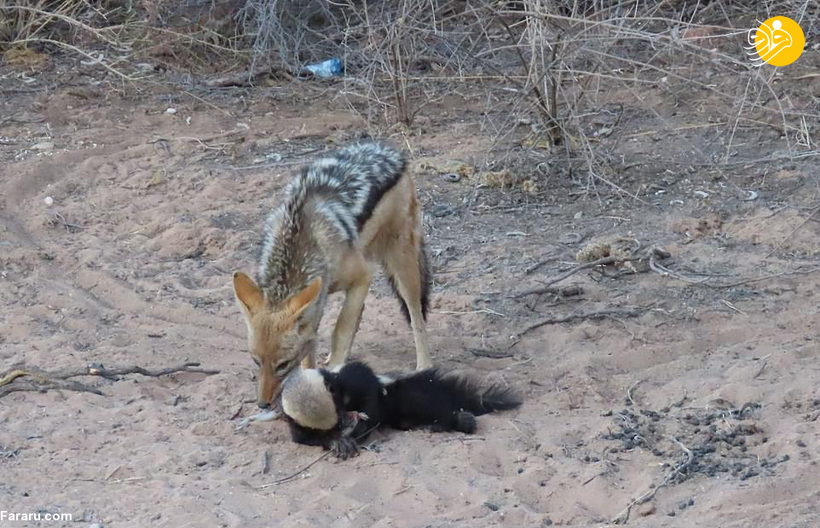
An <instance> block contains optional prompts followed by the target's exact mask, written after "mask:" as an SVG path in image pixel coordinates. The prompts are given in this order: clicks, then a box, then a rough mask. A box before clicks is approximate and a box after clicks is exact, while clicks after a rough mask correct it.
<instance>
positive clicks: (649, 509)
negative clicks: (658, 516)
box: [638, 502, 655, 517]
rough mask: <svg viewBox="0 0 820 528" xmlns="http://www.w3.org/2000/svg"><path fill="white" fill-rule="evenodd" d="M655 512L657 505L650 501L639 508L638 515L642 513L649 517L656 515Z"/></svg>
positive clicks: (643, 515) (642, 515)
mask: <svg viewBox="0 0 820 528" xmlns="http://www.w3.org/2000/svg"><path fill="white" fill-rule="evenodd" d="M654 513H655V505H654V504H652V503H649V502H647V503H646V504H643V505H641V507H640V508H639V509H638V515H640V516H641V517H649V516H650V515H654Z"/></svg>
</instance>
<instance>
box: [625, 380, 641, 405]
mask: <svg viewBox="0 0 820 528" xmlns="http://www.w3.org/2000/svg"><path fill="white" fill-rule="evenodd" d="M644 381H646V380H638V381H636V382H635V383H633V384H632V386H631V387H629V388H628V389H626V398H627V399H628V400H629V402H630V403H631V404H632V405H637V404H636V403H635V400H633V399H632V391H633V390H634V389H635V388H636V387H637V386H638V385H640V384H641V383H643V382H644Z"/></svg>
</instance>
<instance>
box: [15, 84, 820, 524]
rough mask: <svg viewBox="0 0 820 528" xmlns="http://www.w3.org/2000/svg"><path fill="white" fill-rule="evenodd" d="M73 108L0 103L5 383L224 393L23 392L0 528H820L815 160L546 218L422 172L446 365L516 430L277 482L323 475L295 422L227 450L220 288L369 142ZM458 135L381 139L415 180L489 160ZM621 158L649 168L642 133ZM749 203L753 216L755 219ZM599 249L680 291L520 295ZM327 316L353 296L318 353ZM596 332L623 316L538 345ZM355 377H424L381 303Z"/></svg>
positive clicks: (231, 380)
mask: <svg viewBox="0 0 820 528" xmlns="http://www.w3.org/2000/svg"><path fill="white" fill-rule="evenodd" d="M83 90H85V92H82V91H81V90H80V89H77V88H74V89H71V88H65V89H56V90H53V91H51V92H50V93H49V94H47V95H46V94H42V93H34V94H25V93H17V94H16V95H14V97H9V98H8V99H7V100H6V101H5V103H3V106H2V115H6V116H14V119H11V120H6V121H5V122H3V124H2V126H1V127H0V136H2V137H0V139H2V141H0V163H1V164H0V181H2V187H0V206H1V207H2V210H1V212H0V249H1V251H0V281H1V282H0V284H1V286H0V304H2V310H0V322H1V323H2V332H0V372H4V371H6V370H7V369H10V368H12V367H14V366H19V365H22V364H25V365H27V366H29V367H38V368H41V369H44V370H56V369H64V368H81V367H83V366H85V365H87V364H89V363H102V364H103V365H105V366H106V367H118V366H124V365H139V366H142V367H146V368H160V367H169V366H174V365H178V364H180V363H183V362H185V361H195V362H199V363H201V365H202V367H203V368H207V369H217V370H219V371H220V372H219V374H216V375H211V376H208V375H204V374H197V373H181V374H173V375H169V376H164V377H159V378H149V377H143V376H140V375H128V376H124V377H123V378H122V379H121V380H119V381H109V380H102V379H99V378H80V379H79V380H78V381H81V382H83V383H86V384H88V385H90V386H94V387H96V388H98V389H99V390H100V391H101V392H102V396H99V395H94V394H90V393H82V392H73V391H66V390H62V391H48V392H43V393H37V392H15V393H12V394H8V395H5V396H4V397H3V398H2V399H0V475H2V477H0V510H6V511H10V512H18V513H25V512H38V511H39V512H52V513H53V512H67V513H71V514H72V515H73V519H74V522H73V523H66V524H65V526H83V525H92V524H94V523H98V524H100V525H102V526H105V527H145V526H168V527H197V528H198V527H204V526H208V527H210V526H231V527H256V526H259V527H269V526H288V527H291V526H292V527H297V526H334V527H343V526H357V527H361V526H384V527H386V526H396V527H428V526H430V527H439V526H465V527H466V526H511V527H512V526H516V527H518V526H548V525H561V526H597V525H606V524H608V523H610V522H611V521H612V520H614V519H616V518H617V517H618V516H619V515H620V516H622V517H621V518H623V514H624V511H625V510H626V509H627V507H628V506H629V505H630V504H631V503H633V501H635V500H636V499H639V498H640V497H642V496H643V497H648V495H651V493H652V490H653V488H656V492H655V494H654V495H651V497H652V498H651V500H647V501H646V502H642V503H639V504H635V505H634V507H632V508H631V510H630V511H629V524H630V525H633V526H641V527H653V528H655V527H664V526H687V527H709V528H713V527H716V526H721V527H726V528H729V527H738V528H739V527H743V528H756V527H760V528H764V527H765V528H776V527H783V528H786V527H789V528H796V527H810V526H811V527H813V526H818V524H820V513H818V511H817V504H818V502H820V473H818V471H817V467H816V464H817V460H818V457H820V447H818V446H820V443H819V442H820V435H819V434H818V422H817V421H816V420H817V418H818V415H820V391H818V385H820V363H818V354H820V348H818V347H820V344H819V343H818V341H819V340H820V333H819V332H818V326H817V321H818V314H817V312H818V304H817V298H818V297H817V293H818V292H817V290H818V284H819V283H818V278H820V271H818V270H817V269H814V267H815V266H818V265H820V263H818V259H817V256H816V255H817V252H818V250H820V243H818V242H817V241H818V224H817V222H816V221H813V220H811V219H810V220H808V221H807V220H806V218H807V217H809V215H810V214H811V212H812V211H813V209H811V208H810V207H815V205H814V204H815V203H816V200H817V198H818V196H817V188H818V187H817V180H816V177H817V171H816V165H812V164H811V163H810V161H804V162H799V161H798V162H795V163H790V164H789V165H784V166H783V167H780V168H777V170H772V171H768V170H767V171H764V172H763V173H761V172H756V171H749V170H747V169H748V167H742V166H740V165H738V166H737V170H736V171H729V172H724V173H723V174H722V175H719V177H718V178H716V177H715V173H714V172H711V171H707V170H700V168H699V166H698V165H696V164H695V165H692V166H691V167H687V166H686V165H680V166H678V167H672V170H669V169H666V168H660V169H658V168H652V167H649V166H647V165H646V164H644V166H643V168H642V169H640V170H639V171H637V170H636V171H635V172H633V173H631V174H624V175H622V176H619V178H620V179H619V180H618V183H619V185H621V186H623V187H624V188H626V189H629V190H630V192H633V193H639V194H640V196H641V201H636V200H633V199H630V198H628V197H621V198H619V197H617V196H616V195H615V194H614V193H612V192H611V190H610V189H609V188H607V187H606V185H601V186H600V187H599V192H598V194H596V193H595V192H578V191H579V189H582V187H579V184H578V181H577V180H573V179H572V178H569V177H566V176H564V175H561V174H558V173H549V174H548V175H547V176H545V177H544V179H543V180H542V181H541V182H540V185H541V187H540V191H539V194H537V195H534V196H533V195H529V194H527V193H526V192H523V191H519V190H516V189H498V188H494V187H482V188H480V187H477V186H476V185H475V183H473V182H472V180H469V179H466V178H465V179H462V181H460V182H457V183H454V182H449V181H446V180H445V179H442V178H440V177H439V176H438V175H437V174H436V171H435V170H433V169H420V168H419V169H418V170H417V171H416V177H417V179H418V184H419V187H420V196H421V199H422V201H423V203H424V207H425V213H426V220H425V227H426V231H427V236H428V244H429V247H430V251H431V255H432V260H433V263H434V268H435V277H436V286H435V289H434V297H433V310H432V314H431V317H430V334H431V344H432V346H433V349H434V351H435V359H436V361H437V362H438V363H439V364H440V365H442V366H445V367H448V368H454V369H461V370H466V371H468V372H471V373H472V374H473V375H475V376H478V377H479V378H482V379H486V380H488V381H498V382H502V383H508V384H510V385H511V386H513V387H515V388H516V389H517V390H518V391H519V392H520V393H521V394H522V395H523V397H524V398H525V403H524V405H523V407H522V408H521V409H520V410H517V411H513V412H507V413H502V414H498V415H492V416H485V417H481V418H480V419H479V432H478V434H477V435H476V436H473V437H466V436H463V435H460V434H433V433H429V432H424V431H416V432H402V433H399V432H390V431H387V432H384V433H380V434H377V435H376V436H374V437H373V440H372V442H371V443H370V444H369V449H367V450H365V451H363V452H362V454H361V455H360V456H359V457H357V458H355V459H352V460H349V461H346V462H336V461H333V460H332V459H324V460H321V461H319V462H318V463H316V464H315V465H313V466H311V467H310V468H309V469H308V470H306V471H304V472H303V473H301V474H300V476H299V477H298V478H295V479H293V480H290V481H287V482H284V483H280V484H274V485H269V484H271V483H273V482H274V481H276V480H277V479H280V478H282V477H286V476H288V475H291V474H293V473H295V472H297V471H299V470H300V469H301V468H304V467H305V466H306V465H307V464H309V463H311V462H313V461H314V460H316V458H317V457H318V456H319V455H320V454H321V451H320V450H317V449H315V448H309V447H302V446H297V445H295V444H292V443H290V441H289V438H288V435H287V430H286V426H285V424H284V423H283V422H281V421H278V422H273V423H265V424H258V425H253V426H251V427H249V428H247V429H246V430H243V431H236V426H237V424H238V422H239V421H240V420H241V419H242V418H243V417H246V416H248V415H250V414H252V413H254V412H255V405H254V403H252V402H253V398H254V387H255V383H254V366H253V363H252V362H251V359H250V357H249V354H248V352H247V350H246V344H245V328H244V324H243V322H242V320H241V316H240V313H239V310H238V308H237V307H236V306H235V304H234V300H233V296H232V291H231V289H230V276H231V272H232V271H233V270H235V269H244V270H252V269H253V268H254V266H255V258H256V255H257V251H258V244H259V242H260V237H261V227H262V221H263V218H264V216H265V215H266V213H267V211H268V210H269V209H270V208H271V207H272V206H273V205H274V204H275V203H276V196H277V192H278V191H279V190H280V189H281V188H282V186H283V185H284V183H285V182H286V181H287V178H288V177H289V175H290V174H291V173H292V171H293V170H295V169H296V168H297V166H298V165H299V164H301V163H303V162H305V161H308V160H309V159H310V158H311V157H312V156H313V155H315V152H316V151H317V149H319V150H321V149H325V148H330V147H332V146H333V144H332V143H333V141H338V140H339V139H340V138H341V139H344V137H345V136H346V135H350V134H353V133H355V132H357V131H358V130H361V129H362V126H361V123H360V122H359V121H357V119H356V118H355V117H354V116H352V115H351V114H349V113H348V112H345V111H342V110H334V109H328V110H322V111H321V112H320V113H319V114H318V115H317V113H316V111H315V109H314V110H310V109H309V108H302V109H300V108H299V107H298V106H294V105H290V104H289V103H288V98H287V97H283V98H281V100H279V99H276V98H269V97H259V98H257V99H254V100H251V102H250V103H249V104H248V103H247V101H246V102H244V103H243V104H239V103H232V104H227V103H226V104H223V105H217V106H218V108H214V107H212V106H208V105H204V104H199V103H195V102H192V101H191V100H190V99H184V98H183V99H179V100H176V101H174V102H173V103H172V104H173V106H174V108H176V109H177V113H176V114H167V113H165V110H166V108H168V106H169V103H168V101H167V100H161V99H159V98H153V97H145V98H142V99H140V98H129V99H121V98H118V97H111V98H110V99H107V100H106V99H102V98H100V99H95V98H96V97H98V96H100V95H102V94H101V93H98V92H95V91H94V89H92V88H84V89H83ZM89 90H90V91H91V93H90V94H89V93H88V92H89ZM627 95H628V94H627ZM627 95H625V96H624V97H627ZM652 97H660V96H658V95H657V94H654V95H653V94H651V93H647V99H651V98H652ZM658 100H659V99H658ZM437 112H438V113H437ZM440 112H441V109H438V110H437V109H436V108H431V109H430V110H429V112H427V115H438V116H441V115H442V114H441V113H440ZM464 115H467V117H466V118H464ZM446 119H447V118H442V119H441V120H439V121H433V120H429V121H428V123H427V127H426V128H427V131H426V132H425V133H423V134H416V135H412V136H409V137H407V138H405V137H402V136H401V135H393V136H392V137H391V138H390V139H391V141H394V142H395V143H396V144H398V145H400V146H402V147H405V148H407V147H410V148H412V152H411V157H412V159H413V160H414V165H415V166H416V167H422V166H430V165H432V166H436V164H437V163H441V162H448V161H452V160H454V159H457V160H461V161H465V162H466V163H475V162H476V160H478V159H481V156H482V155H484V154H486V153H487V152H488V151H489V149H490V147H491V144H490V141H489V139H487V136H486V135H485V134H483V133H482V132H481V126H480V122H479V121H480V120H479V119H478V118H470V116H469V115H468V114H462V115H461V119H459V120H458V122H457V123H455V122H453V123H455V124H452V123H451V125H452V126H451V125H448V124H447V122H446ZM670 119H671V118H670ZM629 126H632V127H633V131H634V132H640V130H641V128H640V127H641V125H640V123H639V122H634V123H630V125H629ZM328 138H330V139H331V140H333V141H329V139H328ZM710 141H711V139H710V138H709V137H707V135H706V134H704V135H703V145H704V146H703V148H707V147H706V146H708V144H709V142H710ZM675 144H676V143H671V142H670V143H669V145H668V147H669V148H668V149H667V152H671V151H672V150H674V145H675ZM628 147H629V148H630V149H632V150H633V151H634V152H636V153H647V152H650V153H651V152H653V151H654V152H657V151H658V150H659V149H658V144H657V143H656V142H655V139H654V138H648V137H645V136H637V137H636V139H634V140H633V141H632V142H630V143H629V146H628ZM755 148H756V147H755V145H751V146H748V147H747V151H746V152H747V153H748V152H752V151H754V149H755ZM681 154H682V155H683V156H684V157H685V156H688V155H689V154H687V153H686V152H683V151H681ZM280 157H281V159H280ZM425 163H426V164H427V165H425ZM653 171H654V172H653ZM698 190H700V191H702V193H701V194H697V193H695V191H698ZM749 190H753V191H755V192H757V193H758V194H759V197H758V199H756V200H751V201H744V200H743V198H744V197H747V194H746V191H749ZM587 191H588V189H587ZM703 193H705V194H706V196H704V195H703ZM47 197H51V198H52V199H53V203H52V204H51V205H50V206H49V205H46V203H45V199H46V198H47ZM57 214H59V216H57ZM72 226H76V227H72ZM606 235H615V236H625V237H629V238H635V239H638V240H639V241H640V242H641V243H642V244H643V246H644V247H647V246H650V245H658V246H660V247H663V248H665V249H666V250H668V251H669V252H670V253H671V254H672V258H671V259H670V260H667V261H664V264H663V265H664V266H666V267H668V268H669V269H671V270H673V271H674V274H673V275H664V274H662V273H659V272H655V271H651V270H650V271H647V272H640V273H630V272H629V270H628V269H627V270H623V269H622V270H620V271H622V272H623V271H625V272H624V273H619V270H615V269H608V270H607V276H604V275H602V274H601V273H600V272H598V271H595V270H585V271H583V272H580V273H577V274H575V275H573V276H571V277H570V278H568V279H566V280H565V281H563V282H561V283H560V284H558V286H561V287H568V286H573V285H575V286H579V287H581V288H582V294H581V295H575V296H565V297H562V296H559V295H555V294H542V295H528V296H525V297H523V298H520V299H512V298H510V295H511V294H513V293H515V292H521V291H525V290H529V289H533V288H537V287H538V286H539V284H540V283H543V282H544V281H546V280H547V279H548V278H549V277H552V276H555V275H557V274H559V273H561V272H564V271H566V270H569V269H571V268H572V267H573V266H575V265H577V262H574V256H575V253H576V251H578V250H579V249H580V248H581V247H583V246H584V245H585V244H586V243H588V242H590V241H591V240H595V239H596V238H597V237H601V236H606ZM544 260H547V262H546V263H544V264H543V265H542V266H540V267H538V268H537V269H535V270H534V271H530V270H531V268H533V267H534V265H535V264H537V263H539V262H541V261H544ZM638 268H639V269H640V266H638ZM795 270H799V271H801V272H800V273H796V274H786V275H779V276H774V277H769V278H766V277H767V276H769V275H777V274H781V273H784V272H790V271H795ZM756 278H763V280H759V281H754V282H744V281H745V280H746V279H756ZM702 280H705V281H706V282H704V283H702V284H697V283H698V282H699V281H702ZM338 308H339V303H338V299H334V300H333V302H332V303H331V306H330V311H329V313H328V315H327V316H326V317H325V320H324V322H323V326H322V339H323V341H322V343H323V345H322V349H323V350H327V342H328V341H327V339H328V328H329V324H330V322H332V321H333V320H334V317H335V314H336V313H337V312H338ZM605 309H607V310H620V311H621V312H623V311H624V310H633V312H632V313H631V314H630V313H626V312H624V313H621V312H610V313H609V315H605V316H603V317H599V318H580V319H575V320H570V321H568V322H564V323H559V324H546V325H544V326H541V327H540V328H537V329H534V330H532V331H529V332H526V333H523V334H522V332H523V331H524V329H525V328H527V327H528V326H530V325H532V324H534V323H536V322H538V321H540V320H542V319H545V318H547V317H562V316H565V315H567V314H576V315H577V314H587V313H590V312H592V311H595V310H605ZM636 310H637V311H638V312H640V313H637V312H636ZM636 313H637V316H633V315H635V314H636ZM354 356H355V357H356V358H361V359H365V360H367V361H369V362H370V363H371V364H372V365H373V366H374V367H376V368H377V369H379V370H388V369H409V368H412V366H413V365H414V362H415V359H414V352H413V347H412V336H411V333H410V330H409V328H408V327H407V326H406V325H405V324H404V321H403V319H402V318H401V316H400V313H399V310H398V307H397V303H396V301H395V300H394V299H393V298H392V297H391V295H390V293H389V289H388V288H387V286H386V283H385V282H384V280H383V279H382V278H379V279H378V280H377V282H376V283H375V284H374V287H373V289H372V292H371V296H370V297H369V298H368V302H367V306H366V309H365V313H364V319H363V323H362V326H361V331H360V332H359V334H358V337H357V341H356V345H355V350H354ZM24 382H25V380H24V379H18V380H16V381H15V382H14V383H24ZM710 446H711V447H710ZM266 453H267V456H268V457H269V464H268V468H267V471H264V468H265V465H266V464H265V463H264V460H265V458H266ZM690 457H691V458H690ZM658 487H660V489H657V488H658ZM78 522H79V523H80V524H77V523H78ZM54 525H55V523H46V522H40V523H38V522H23V521H21V522H16V523H9V524H3V526H10V527H11V526H14V527H16V526H54Z"/></svg>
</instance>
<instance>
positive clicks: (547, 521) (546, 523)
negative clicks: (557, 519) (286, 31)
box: [544, 517, 552, 526]
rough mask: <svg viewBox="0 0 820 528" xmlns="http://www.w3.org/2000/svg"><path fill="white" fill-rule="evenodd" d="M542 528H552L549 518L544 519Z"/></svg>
mask: <svg viewBox="0 0 820 528" xmlns="http://www.w3.org/2000/svg"><path fill="white" fill-rule="evenodd" d="M544 526H552V519H550V518H549V517H547V518H546V519H544Z"/></svg>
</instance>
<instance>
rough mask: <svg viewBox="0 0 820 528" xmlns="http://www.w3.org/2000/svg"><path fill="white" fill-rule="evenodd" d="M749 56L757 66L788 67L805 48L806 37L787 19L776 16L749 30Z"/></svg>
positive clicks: (794, 23)
mask: <svg viewBox="0 0 820 528" xmlns="http://www.w3.org/2000/svg"><path fill="white" fill-rule="evenodd" d="M748 40H749V44H750V45H751V46H750V47H749V48H747V49H748V50H750V55H757V57H756V58H754V59H753V61H754V62H755V63H757V65H758V66H759V65H762V64H763V63H764V62H765V63H766V64H771V65H772V66H788V65H789V64H791V63H793V62H794V61H796V60H797V59H798V58H799V57H800V55H801V54H802V53H803V48H804V47H805V46H806V36H805V35H804V34H803V30H802V29H801V28H800V26H799V25H798V24H797V22H795V21H794V20H792V19H791V18H789V17H784V16H776V17H772V18H770V19H768V20H767V21H765V22H763V23H762V24H760V26H758V27H757V28H754V29H751V30H749V34H748Z"/></svg>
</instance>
